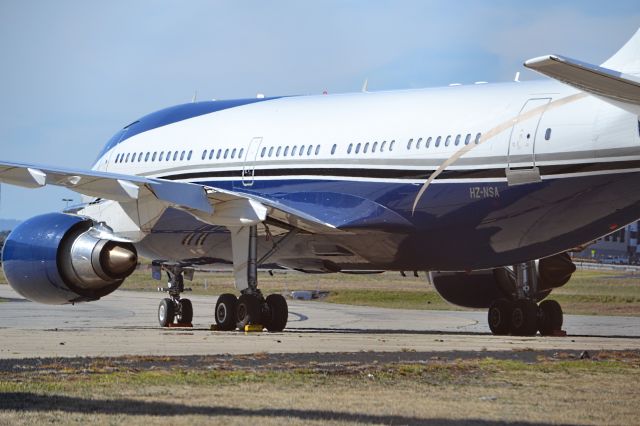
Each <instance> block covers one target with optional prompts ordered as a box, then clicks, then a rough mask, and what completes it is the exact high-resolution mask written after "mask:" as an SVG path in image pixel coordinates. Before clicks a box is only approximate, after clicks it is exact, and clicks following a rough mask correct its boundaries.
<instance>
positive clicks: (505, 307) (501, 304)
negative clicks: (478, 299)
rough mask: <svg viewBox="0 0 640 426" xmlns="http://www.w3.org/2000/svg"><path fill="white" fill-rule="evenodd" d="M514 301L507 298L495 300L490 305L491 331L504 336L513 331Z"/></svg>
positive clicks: (488, 319)
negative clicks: (512, 314) (512, 312)
mask: <svg viewBox="0 0 640 426" xmlns="http://www.w3.org/2000/svg"><path fill="white" fill-rule="evenodd" d="M512 307H513V306H512V302H511V301H509V300H507V299H498V300H495V301H494V302H493V303H492V304H491V306H490V307H489V314H488V318H487V321H488V322H489V328H490V329H491V332H492V333H493V334H495V335H496V336H504V335H507V334H509V333H510V332H511V310H512Z"/></svg>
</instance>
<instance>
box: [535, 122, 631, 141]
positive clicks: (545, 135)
mask: <svg viewBox="0 0 640 426" xmlns="http://www.w3.org/2000/svg"><path fill="white" fill-rule="evenodd" d="M638 123H639V124H638V127H640V121H639V122H638ZM639 131H640V130H639ZM549 139H551V128H548V129H547V130H546V131H545V132H544V140H545V141H548V140H549Z"/></svg>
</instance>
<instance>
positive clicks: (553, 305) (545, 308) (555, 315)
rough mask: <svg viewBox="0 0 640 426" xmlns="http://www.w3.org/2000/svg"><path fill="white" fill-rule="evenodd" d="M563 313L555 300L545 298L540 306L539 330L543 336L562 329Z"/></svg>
mask: <svg viewBox="0 0 640 426" xmlns="http://www.w3.org/2000/svg"><path fill="white" fill-rule="evenodd" d="M562 322H563V314H562V308H561V307H560V304H559V303H558V302H556V301H555V300H545V301H543V302H542V303H540V306H538V330H540V334H542V335H543V336H545V335H550V334H553V332H554V331H560V330H562Z"/></svg>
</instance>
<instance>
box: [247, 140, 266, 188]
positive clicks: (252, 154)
mask: <svg viewBox="0 0 640 426" xmlns="http://www.w3.org/2000/svg"><path fill="white" fill-rule="evenodd" d="M261 145H262V136H260V137H255V138H253V139H251V141H250V142H249V146H247V154H246V155H245V157H244V164H243V165H242V186H253V178H254V176H255V173H256V161H257V159H258V153H259V152H260V146H261Z"/></svg>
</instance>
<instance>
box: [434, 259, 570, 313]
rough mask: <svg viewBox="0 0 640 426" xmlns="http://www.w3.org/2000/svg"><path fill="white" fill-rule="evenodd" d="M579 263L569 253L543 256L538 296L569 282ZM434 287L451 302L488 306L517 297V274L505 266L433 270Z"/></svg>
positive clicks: (538, 299)
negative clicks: (444, 270) (450, 270)
mask: <svg viewBox="0 0 640 426" xmlns="http://www.w3.org/2000/svg"><path fill="white" fill-rule="evenodd" d="M575 270H576V266H575V265H574V264H573V262H572V260H571V258H570V257H569V255H568V254H567V253H561V254H557V255H555V256H551V257H547V258H544V259H540V260H539V261H538V262H537V265H536V276H537V282H538V292H537V294H536V295H535V297H534V298H535V299H536V300H537V301H540V300H542V299H544V298H545V297H547V296H548V295H549V293H551V290H552V289H554V288H558V287H562V286H563V285H565V284H566V283H567V282H568V281H569V279H570V278H571V275H572V274H573V273H574V272H575ZM429 276H430V278H431V282H432V283H433V286H434V287H435V288H436V290H437V291H438V293H439V294H440V296H442V298H443V299H445V300H446V301H447V302H449V303H453V304H454V305H458V306H464V307H467V308H488V307H489V306H490V305H491V303H492V302H493V301H494V300H498V299H501V298H507V299H514V298H515V293H516V290H515V282H516V281H515V280H516V277H515V273H514V272H513V269H512V268H509V267H501V268H495V269H486V270H481V271H471V272H468V273H467V272H430V273H429Z"/></svg>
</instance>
